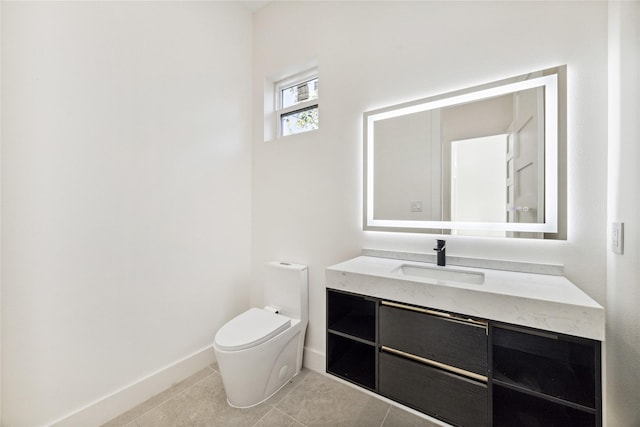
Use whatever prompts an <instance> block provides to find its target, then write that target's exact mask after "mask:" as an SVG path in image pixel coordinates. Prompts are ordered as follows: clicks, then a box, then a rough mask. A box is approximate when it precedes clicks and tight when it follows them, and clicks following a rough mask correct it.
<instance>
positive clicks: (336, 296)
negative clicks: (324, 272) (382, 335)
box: [327, 291, 376, 343]
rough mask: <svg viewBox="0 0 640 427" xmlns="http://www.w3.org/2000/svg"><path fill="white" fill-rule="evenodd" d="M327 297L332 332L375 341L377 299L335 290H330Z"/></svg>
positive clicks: (370, 341)
mask: <svg viewBox="0 0 640 427" xmlns="http://www.w3.org/2000/svg"><path fill="white" fill-rule="evenodd" d="M327 299H328V301H327V303H328V304H327V307H328V310H327V326H328V329H329V331H330V332H338V333H341V334H345V335H348V336H351V337H354V338H359V339H361V340H365V341H367V342H369V343H375V341H376V302H375V301H372V300H370V299H367V298H365V297H363V296H361V295H352V294H348V293H342V292H335V291H329V292H328V293H327Z"/></svg>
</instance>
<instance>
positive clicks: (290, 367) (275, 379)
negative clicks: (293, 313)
mask: <svg viewBox="0 0 640 427" xmlns="http://www.w3.org/2000/svg"><path fill="white" fill-rule="evenodd" d="M294 321H295V323H294V324H293V325H292V326H291V327H290V328H289V329H287V330H285V331H283V332H282V333H281V334H280V335H278V336H276V337H274V338H272V339H271V340H269V341H267V342H264V343H262V344H260V345H259V346H257V347H253V348H248V349H245V350H240V351H224V350H220V349H218V348H216V346H215V344H214V350H215V352H216V358H217V360H218V367H219V369H220V374H221V376H222V382H223V384H224V388H225V391H226V393H227V402H228V403H229V405H230V406H232V407H234V408H251V407H253V406H256V405H259V404H260V403H263V402H264V401H265V400H267V399H269V398H270V397H271V396H273V395H274V394H275V393H277V392H278V390H280V389H281V388H282V387H284V386H285V385H286V384H287V382H289V381H290V380H291V378H293V377H294V376H295V375H297V374H298V373H299V372H300V369H301V368H302V351H303V346H304V335H305V330H306V325H304V327H303V325H302V324H301V322H300V321H299V320H294Z"/></svg>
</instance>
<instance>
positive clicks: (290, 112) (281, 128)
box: [276, 69, 320, 136]
mask: <svg viewBox="0 0 640 427" xmlns="http://www.w3.org/2000/svg"><path fill="white" fill-rule="evenodd" d="M276 97H277V99H276V107H277V108H276V109H277V115H276V117H277V120H278V123H277V129H278V136H287V135H293V134H296V133H302V132H308V131H310V130H315V129H318V126H319V121H318V119H319V105H320V104H319V97H318V72H317V70H315V69H314V70H310V71H308V72H306V73H304V74H298V75H296V76H293V77H290V78H288V79H285V80H281V81H279V82H278V83H276Z"/></svg>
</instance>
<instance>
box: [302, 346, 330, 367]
mask: <svg viewBox="0 0 640 427" xmlns="http://www.w3.org/2000/svg"><path fill="white" fill-rule="evenodd" d="M302 366H304V367H305V368H307V369H311V370H312V371H315V372H319V373H324V372H325V371H326V357H325V354H324V353H320V352H319V351H317V350H313V349H310V348H309V347H305V348H304V356H303V359H302Z"/></svg>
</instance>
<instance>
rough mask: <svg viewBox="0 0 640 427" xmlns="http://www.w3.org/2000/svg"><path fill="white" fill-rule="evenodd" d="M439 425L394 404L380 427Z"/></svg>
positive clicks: (429, 426) (431, 426)
mask: <svg viewBox="0 0 640 427" xmlns="http://www.w3.org/2000/svg"><path fill="white" fill-rule="evenodd" d="M398 426H402V427H440V426H441V424H436V423H434V422H431V421H429V420H426V419H424V418H421V417H419V416H417V415H414V414H412V413H410V412H407V411H404V410H402V409H400V408H397V407H395V406H391V409H389V413H388V414H387V417H386V418H385V420H384V423H383V424H382V427H398Z"/></svg>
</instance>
